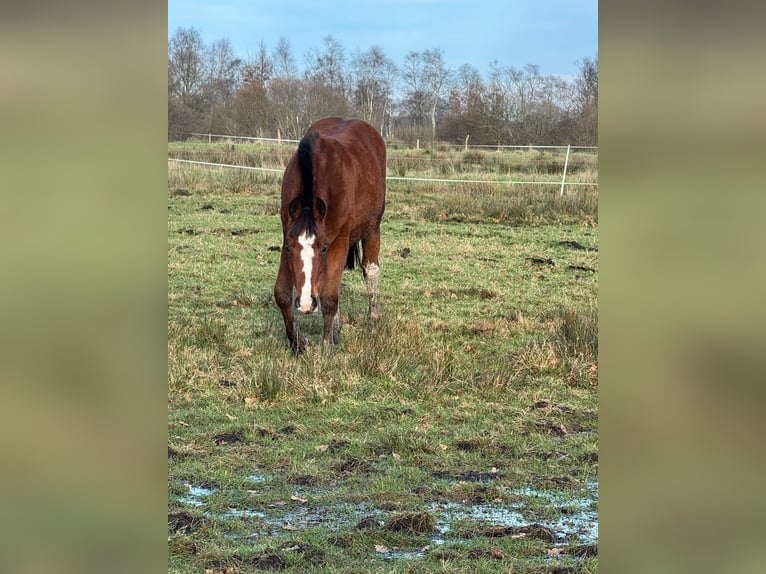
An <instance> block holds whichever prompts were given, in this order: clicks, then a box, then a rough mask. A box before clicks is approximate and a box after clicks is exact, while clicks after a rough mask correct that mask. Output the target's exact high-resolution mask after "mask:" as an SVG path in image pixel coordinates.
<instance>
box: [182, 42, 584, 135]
mask: <svg viewBox="0 0 766 574" xmlns="http://www.w3.org/2000/svg"><path fill="white" fill-rule="evenodd" d="M578 66H579V68H578V73H577V74H576V75H575V77H574V78H572V79H565V78H562V77H560V76H553V75H544V74H542V73H541V71H540V68H539V66H537V65H534V64H529V65H526V66H524V67H523V68H522V69H517V68H515V67H512V66H503V65H500V64H499V63H497V61H494V62H492V63H491V64H490V68H489V72H488V73H487V74H486V75H485V76H484V75H482V74H481V73H480V72H479V71H478V70H477V69H476V68H475V67H473V66H471V65H469V64H463V65H462V66H460V67H458V68H450V67H449V66H448V65H447V64H446V63H445V61H444V53H443V51H442V50H440V49H438V48H434V49H431V50H424V51H411V52H409V53H408V54H407V55H406V56H405V57H404V60H403V61H402V62H399V63H396V62H394V61H393V60H392V59H391V58H389V57H388V56H387V55H386V54H385V52H384V51H383V49H382V48H380V47H379V46H373V47H371V48H369V49H368V50H366V51H364V52H362V51H356V52H354V53H351V54H350V53H349V52H348V51H347V50H346V49H345V48H344V46H343V45H342V44H341V43H340V42H338V41H337V40H336V39H335V38H333V37H332V36H327V37H325V38H324V40H323V41H322V45H321V46H320V47H318V48H314V49H312V50H310V51H309V52H308V53H307V54H305V55H304V65H303V67H302V68H301V67H299V66H298V64H297V62H296V58H295V55H294V54H293V53H292V50H291V47H290V44H289V42H288V41H287V40H286V39H285V38H281V39H280V40H279V42H278V43H277V45H276V46H275V47H274V49H273V50H271V51H269V50H267V48H266V45H265V44H264V43H263V42H261V43H260V46H259V48H258V51H257V53H256V54H255V55H254V56H253V55H251V56H248V57H247V58H246V59H243V58H240V57H238V56H237V55H236V54H234V51H233V49H232V46H231V43H230V41H229V40H228V39H227V38H222V39H219V40H215V41H214V42H212V43H210V44H205V42H204V41H203V40H202V36H201V34H200V32H199V31H198V30H196V29H195V28H178V29H177V30H176V31H175V33H174V34H173V35H172V36H171V37H170V38H169V41H168V138H169V139H171V140H177V139H184V138H186V137H188V135H189V134H190V133H214V134H226V135H247V136H255V137H275V136H279V137H282V138H286V139H300V137H301V136H302V135H303V133H304V131H305V130H306V128H307V127H308V126H309V125H310V124H311V122H312V121H314V120H316V119H317V118H320V117H324V116H330V115H337V116H343V117H358V118H362V119H365V120H367V121H368V122H370V123H371V124H372V125H374V126H376V127H377V128H378V129H379V130H380V132H381V134H383V135H384V137H386V138H388V139H394V140H400V141H403V142H406V143H409V144H412V143H414V142H415V140H416V139H419V140H421V141H437V140H438V141H447V142H451V143H461V144H462V143H465V142H468V143H470V144H474V145H528V144H534V145H566V144H571V145H584V146H590V145H598V59H597V58H594V59H590V58H582V59H580V60H578Z"/></svg>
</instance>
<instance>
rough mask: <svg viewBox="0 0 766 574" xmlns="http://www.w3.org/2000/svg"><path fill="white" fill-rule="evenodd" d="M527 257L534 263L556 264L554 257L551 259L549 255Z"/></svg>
mask: <svg viewBox="0 0 766 574" xmlns="http://www.w3.org/2000/svg"><path fill="white" fill-rule="evenodd" d="M525 259H526V260H527V261H529V262H530V263H534V264H535V265H553V266H555V265H556V264H555V263H554V262H553V259H550V258H548V257H538V256H533V257H526V258H525Z"/></svg>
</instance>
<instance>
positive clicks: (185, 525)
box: [168, 510, 203, 534]
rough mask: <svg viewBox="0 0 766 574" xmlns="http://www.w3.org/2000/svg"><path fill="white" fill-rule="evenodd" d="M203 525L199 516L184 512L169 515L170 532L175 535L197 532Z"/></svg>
mask: <svg viewBox="0 0 766 574" xmlns="http://www.w3.org/2000/svg"><path fill="white" fill-rule="evenodd" d="M202 523H203V519H202V518H200V517H199V516H194V515H193V514H191V513H189V512H186V511H185V510H182V511H181V512H169V513H168V530H170V531H171V532H173V533H181V534H186V533H189V532H193V531H195V530H196V529H197V528H199V527H200V526H201V525H202Z"/></svg>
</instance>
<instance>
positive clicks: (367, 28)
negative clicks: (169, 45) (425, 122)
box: [168, 0, 598, 77]
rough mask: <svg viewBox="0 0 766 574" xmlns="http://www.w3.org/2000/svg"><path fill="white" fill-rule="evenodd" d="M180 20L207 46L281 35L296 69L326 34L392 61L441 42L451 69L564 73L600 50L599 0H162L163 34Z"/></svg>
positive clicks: (250, 50) (252, 43) (247, 52)
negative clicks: (532, 68) (528, 68)
mask: <svg viewBox="0 0 766 574" xmlns="http://www.w3.org/2000/svg"><path fill="white" fill-rule="evenodd" d="M179 27H183V28H189V27H194V28H196V29H197V30H198V31H199V32H200V33H201V35H202V38H203V40H204V42H205V44H210V43H212V42H213V41H215V40H219V39H221V38H228V39H229V41H230V42H231V46H232V48H233V50H234V52H235V54H236V56H237V57H240V58H245V59H246V58H248V57H249V56H255V54H256V53H257V52H258V49H259V46H260V43H261V42H264V44H265V46H266V50H267V51H268V53H271V52H272V51H273V50H274V48H275V47H276V45H277V42H278V41H279V39H280V38H281V37H284V38H285V39H286V40H287V41H288V42H289V44H290V48H291V51H292V54H293V56H294V57H295V61H296V64H297V65H298V67H299V68H300V69H303V67H304V58H305V56H306V55H307V54H308V53H309V52H310V51H311V50H313V49H319V50H321V48H322V47H323V42H322V40H323V38H325V37H326V36H332V37H333V38H335V39H336V40H338V41H339V42H340V44H341V45H342V46H343V47H344V48H345V50H346V54H347V55H348V56H349V57H350V56H351V55H352V54H353V53H355V52H356V51H357V50H359V51H361V52H365V51H367V50H368V49H369V48H371V47H372V46H375V45H377V46H379V47H381V48H382V49H383V52H384V53H385V54H386V55H387V56H388V57H389V58H391V59H392V60H393V61H394V63H395V64H397V65H400V64H401V63H402V62H403V61H404V57H405V56H406V55H407V54H408V53H409V52H412V51H417V52H422V51H424V50H431V49H434V48H439V49H441V50H442V51H443V57H444V61H445V63H446V64H447V65H448V66H449V67H452V68H458V67H459V66H461V65H463V64H469V65H471V66H473V67H474V68H476V69H477V70H479V72H480V73H482V74H483V75H485V74H487V73H488V71H489V67H490V62H492V61H495V60H496V61H497V62H498V64H499V65H500V66H513V67H515V68H519V69H521V68H523V67H524V66H525V65H527V64H536V65H538V66H539V67H540V73H541V74H543V75H561V76H565V77H571V76H573V75H575V74H576V73H577V70H578V69H579V65H578V60H581V59H582V58H596V57H597V56H598V0H521V1H519V0H324V1H323V0H249V1H248V0H168V37H170V36H172V35H173V33H174V32H175V31H176V30H177V29H178V28H179Z"/></svg>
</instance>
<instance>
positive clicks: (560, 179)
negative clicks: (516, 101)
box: [168, 133, 598, 196]
mask: <svg viewBox="0 0 766 574" xmlns="http://www.w3.org/2000/svg"><path fill="white" fill-rule="evenodd" d="M187 135H192V136H198V137H205V138H207V139H208V143H210V144H212V143H213V142H212V139H213V138H219V139H221V140H224V141H231V140H247V141H253V142H278V143H289V144H295V143H298V140H292V139H281V138H262V137H251V136H230V135H222V134H203V133H192V134H187ZM179 143H181V142H179ZM440 145H444V144H440ZM452 147H461V148H462V147H463V146H452ZM470 147H472V148H485V149H487V148H488V149H498V148H499V149H498V151H500V149H505V150H529V151H533V150H537V149H540V150H561V152H562V156H561V161H562V163H561V164H559V169H556V170H555V171H553V172H545V173H547V174H548V175H549V177H550V176H552V175H555V177H556V179H555V180H554V181H532V180H529V179H525V180H518V179H472V178H470V176H469V178H450V177H415V176H405V174H404V173H403V171H404V169H402V170H400V171H399V174H398V175H387V176H386V179H387V180H394V181H414V182H434V183H459V184H492V185H504V186H509V187H513V186H514V185H526V186H529V185H536V186H546V185H547V186H558V188H559V195H560V196H562V195H564V190H565V189H566V188H567V187H575V186H582V187H598V182H596V181H571V180H570V181H567V176H568V175H569V173H568V167H569V163H570V161H569V160H570V155H571V153H572V151H575V150H581V152H584V153H586V154H587V153H589V152H595V153H597V151H596V150H598V147H596V146H571V145H567V146H530V145H525V146H512V145H508V146H485V145H475V146H470ZM394 149H396V148H393V149H392V151H393V150H394ZM564 150H566V152H565V153H566V155H565V156H564V155H563V153H564ZM285 151H289V154H290V155H292V150H287V149H286V150H285ZM448 153H451V152H448ZM194 155H195V154H194V153H192V157H193V156H194ZM187 157H188V155H187ZM286 157H287V156H285V157H284V158H282V159H281V160H280V161H278V162H277V163H278V164H279V163H282V164H283V165H281V166H280V167H262V166H251V165H237V164H234V163H224V162H216V161H200V160H194V159H184V158H177V157H168V162H176V163H180V164H188V165H195V166H206V167H211V168H227V169H244V170H251V171H260V172H267V173H280V174H281V173H283V172H284V162H285V160H286ZM201 159H202V158H201ZM204 159H209V158H204ZM222 159H223V158H222ZM389 160H390V161H392V162H401V161H407V160H416V161H427V162H437V161H442V162H449V161H452V159H450V158H443V157H442V158H436V157H429V156H422V157H409V156H396V155H393V154H391V155H389ZM529 161H532V160H529ZM255 163H258V162H255ZM522 164H527V165H529V164H528V162H527V160H523V163H522ZM554 165H555V162H554ZM394 166H396V164H394ZM391 171H393V172H394V173H396V172H397V169H396V167H392V166H391V165H389V172H391ZM416 171H417V170H416ZM442 172H443V170H442ZM535 173H537V172H535ZM559 174H560V175H559ZM417 175H420V174H417ZM429 175H430V174H429ZM496 175H498V174H496ZM508 175H511V173H508ZM482 176H483V174H482ZM570 179H571V178H570Z"/></svg>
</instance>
